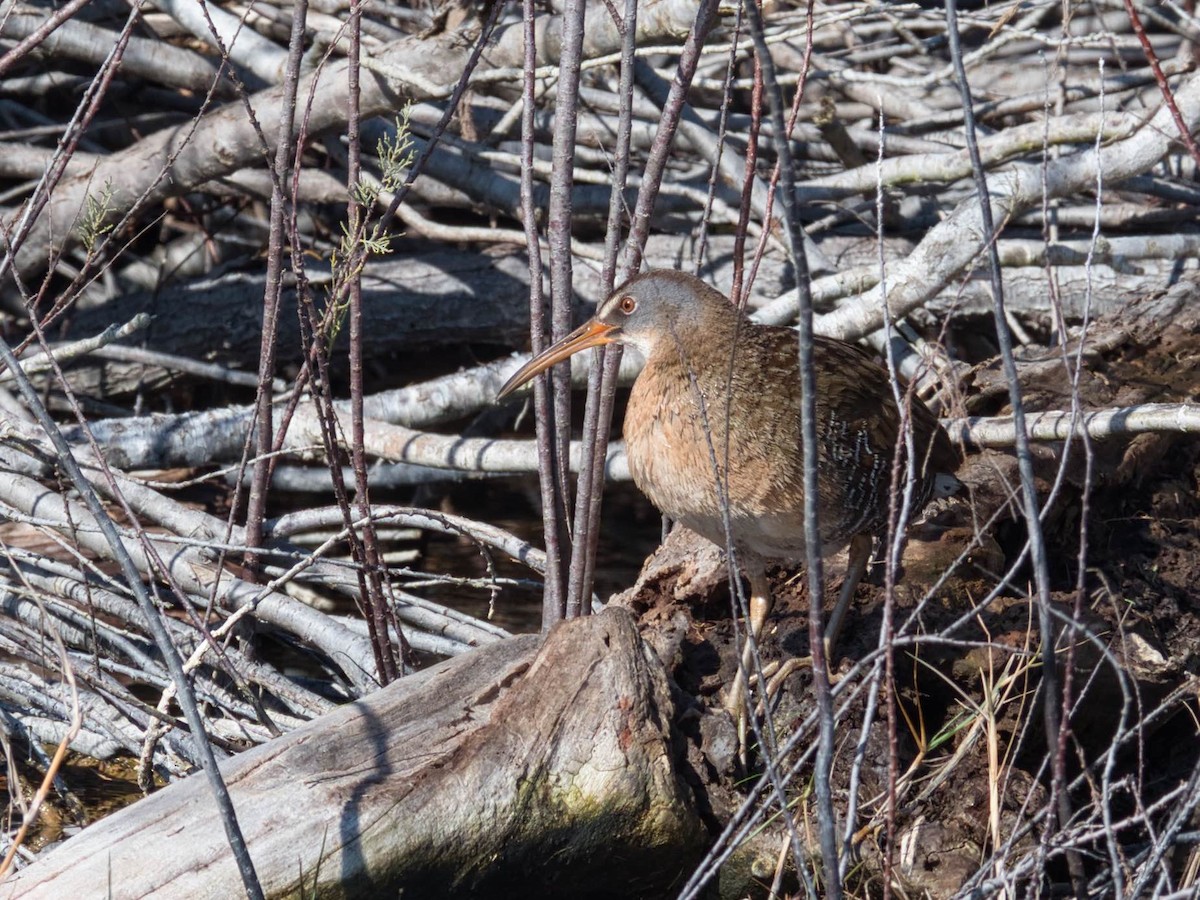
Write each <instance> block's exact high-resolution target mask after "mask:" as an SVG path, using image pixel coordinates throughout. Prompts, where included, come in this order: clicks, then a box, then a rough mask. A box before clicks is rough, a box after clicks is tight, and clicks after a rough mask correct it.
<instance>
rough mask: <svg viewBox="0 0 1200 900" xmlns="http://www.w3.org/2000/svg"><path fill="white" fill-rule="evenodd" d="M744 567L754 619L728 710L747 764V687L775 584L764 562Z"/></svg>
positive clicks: (752, 619) (736, 675)
mask: <svg viewBox="0 0 1200 900" xmlns="http://www.w3.org/2000/svg"><path fill="white" fill-rule="evenodd" d="M742 565H743V566H744V567H745V570H746V578H747V580H748V581H749V582H750V617H749V621H748V622H747V623H746V626H747V628H746V630H747V631H748V632H749V634H747V635H746V640H745V643H744V644H743V646H742V658H741V661H740V662H739V663H738V670H737V672H736V673H735V675H734V679H733V688H732V689H731V690H730V692H729V700H728V702H727V703H726V709H728V710H729V713H730V715H732V716H733V717H734V719H735V721H736V722H737V723H738V748H739V755H740V756H741V757H742V763H743V765H744V764H745V761H746V728H747V725H748V723H749V714H750V713H749V710H748V709H747V708H746V703H745V693H744V692H745V686H746V685H747V684H748V683H749V680H750V677H751V671H752V664H753V663H754V652H755V650H756V649H757V647H758V641H759V639H760V638H761V637H762V633H763V628H764V626H765V625H766V622H767V616H769V615H770V614H771V584H770V582H769V581H767V571H766V567H765V566H764V565H763V563H762V561H761V560H744V561H743V563H742Z"/></svg>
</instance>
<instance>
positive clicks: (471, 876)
mask: <svg viewBox="0 0 1200 900" xmlns="http://www.w3.org/2000/svg"><path fill="white" fill-rule="evenodd" d="M672 716H673V704H672V700H671V693H670V690H669V688H668V684H667V679H666V675H665V673H664V671H663V668H662V665H661V663H659V661H658V657H657V656H656V655H655V654H654V652H653V651H652V650H650V649H649V647H648V646H647V645H645V644H644V643H643V642H642V640H641V638H640V637H639V636H638V633H637V630H636V628H635V627H634V624H633V620H632V619H631V617H630V616H629V614H628V613H627V612H625V611H624V610H615V609H614V610H611V611H608V612H605V613H602V614H600V615H596V616H593V617H589V618H584V619H576V620H573V621H571V622H566V623H564V624H562V625H560V626H559V627H558V628H557V629H555V630H554V631H553V632H552V633H551V635H550V636H549V637H548V638H546V640H545V642H544V643H543V641H542V639H541V638H540V637H538V636H533V635H527V636H523V637H517V638H512V639H510V640H507V641H503V642H500V643H497V644H493V645H491V646H488V647H485V648H483V649H480V650H478V651H475V652H473V653H470V654H466V655H464V656H459V657H456V658H455V659H452V660H449V661H447V662H444V663H442V664H440V665H438V666H435V667H433V668H431V669H427V670H425V671H424V672H421V673H419V674H417V675H413V676H411V677H409V678H406V679H403V680H401V681H399V682H396V683H394V684H393V685H391V686H389V687H388V688H385V689H383V690H381V691H378V692H377V693H375V694H373V695H371V696H370V697H367V698H365V699H363V700H360V701H358V702H356V703H351V704H347V705H346V706H343V707H341V708H339V709H338V710H336V711H334V712H332V713H330V714H328V715H326V716H323V717H321V718H320V719H316V720H314V721H313V722H311V723H309V724H308V725H306V726H304V727H302V728H300V729H298V730H296V731H294V732H292V733H291V734H289V735H286V736H284V737H282V738H279V739H277V740H275V741H272V742H270V743H268V744H265V745H263V746H261V747H259V748H257V749H254V750H250V751H248V752H246V753H244V754H242V755H240V756H238V757H236V758H234V759H232V760H230V761H228V762H227V763H226V764H224V765H223V766H222V771H223V773H224V775H225V778H226V782H227V784H228V785H229V790H230V793H231V795H232V797H233V801H234V804H235V807H236V809H237V812H238V818H239V821H240V823H241V826H242V829H243V831H244V833H245V835H246V838H247V841H248V845H249V848H250V853H251V855H252V857H253V859H254V864H255V866H256V867H257V870H258V876H259V878H260V879H261V881H262V884H263V887H264V889H265V890H266V893H267V895H268V896H270V897H287V896H299V895H300V894H301V893H303V896H305V897H318V896H319V897H341V896H370V897H385V896H391V897H395V896H397V892H398V891H400V890H403V891H404V896H406V897H407V896H413V897H421V896H432V895H435V894H436V895H438V896H451V895H454V894H456V893H461V892H468V891H484V890H491V891H498V892H502V893H510V892H516V891H520V892H521V893H522V894H523V895H525V896H530V897H537V896H547V892H549V891H551V890H552V891H553V893H554V894H556V895H558V896H587V895H591V896H618V894H616V893H613V892H614V891H619V890H625V891H627V890H628V889H629V885H630V884H638V883H639V882H641V883H644V884H645V885H646V888H647V890H650V889H653V888H655V887H656V886H657V889H658V890H660V891H661V890H665V889H666V887H667V886H668V885H669V884H671V883H672V881H673V880H674V879H675V878H676V877H677V876H679V875H680V874H681V873H686V872H687V871H689V870H690V867H691V866H692V865H694V864H695V862H696V861H697V859H698V853H699V848H700V845H701V841H702V834H703V832H702V829H701V826H700V823H699V819H698V817H697V814H696V812H695V810H694V808H693V806H692V802H691V797H690V792H689V790H688V788H687V787H686V786H685V785H684V783H683V782H682V780H681V778H680V776H679V773H678V772H677V770H676V764H675V761H674V759H673V757H672V748H671V738H670V729H671V719H672ZM617 860H619V861H620V864H619V865H617V864H615V861H617ZM110 884H111V885H112V894H111V896H112V897H114V898H135V897H149V896H153V897H154V898H156V900H170V898H187V900H198V898H221V900H225V898H230V897H237V896H240V895H241V881H240V878H239V876H238V873H237V870H236V868H235V867H234V864H233V861H232V859H231V858H230V856H229V847H228V844H227V843H226V841H225V836H224V832H223V831H222V828H221V825H220V822H219V821H218V819H217V817H216V810H215V807H214V805H213V803H212V799H211V796H210V793H209V790H208V786H207V784H206V783H205V782H204V780H203V779H202V778H189V779H187V780H185V781H182V782H178V783H176V784H173V785H171V786H170V787H167V788H165V789H164V790H162V791H160V792H159V793H157V794H154V795H152V796H150V797H149V798H147V799H145V800H142V801H140V802H138V803H136V804H134V805H133V806H131V807H128V808H126V809H125V810H122V811H121V812H118V813H116V814H114V815H112V816H110V817H108V818H106V819H104V820H103V821H101V822H98V823H96V824H95V825H92V826H90V827H88V828H87V829H85V830H84V831H83V832H82V833H81V834H80V835H79V836H77V837H74V838H71V839H70V840H68V841H67V842H66V843H65V844H63V845H62V846H61V847H59V848H58V849H56V850H54V851H52V852H51V853H49V854H48V855H47V856H45V857H44V858H43V859H41V860H39V861H37V862H36V863H34V864H33V865H31V866H29V867H28V868H26V869H24V870H23V871H21V872H20V873H19V874H18V875H17V876H16V877H15V878H13V879H12V880H10V881H9V882H8V883H7V884H5V885H4V886H3V888H0V896H3V897H5V898H28V900H34V898H47V900H51V898H53V900H61V898H64V897H69V898H83V897H94V896H104V895H105V893H106V890H107V888H106V885H110Z"/></svg>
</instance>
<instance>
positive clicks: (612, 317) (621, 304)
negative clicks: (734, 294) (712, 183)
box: [497, 269, 738, 400]
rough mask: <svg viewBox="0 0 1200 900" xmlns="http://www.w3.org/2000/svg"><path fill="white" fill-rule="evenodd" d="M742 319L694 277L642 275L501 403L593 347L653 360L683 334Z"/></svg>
mask: <svg viewBox="0 0 1200 900" xmlns="http://www.w3.org/2000/svg"><path fill="white" fill-rule="evenodd" d="M737 315H738V314H737V312H736V311H735V310H734V308H733V307H732V306H731V305H730V303H729V301H728V300H727V299H725V297H724V296H723V295H722V294H721V293H720V292H719V291H717V290H716V289H714V288H711V287H709V286H708V285H707V284H705V283H704V282H703V281H701V280H700V279H699V278H696V277H694V276H692V275H687V274H685V273H683V272H676V271H674V270H671V269H656V270H652V271H650V272H646V273H644V274H642V275H636V276H634V277H633V278H631V279H630V280H629V281H627V282H625V283H624V284H623V285H621V286H620V287H619V288H617V289H616V290H615V291H613V293H612V294H610V295H609V297H608V298H607V299H606V300H605V301H604V302H603V303H601V304H600V305H599V306H598V307H597V308H596V315H594V316H593V317H592V318H591V319H589V320H588V321H587V322H585V323H584V324H583V325H581V326H580V327H579V328H577V329H575V331H573V332H571V333H570V334H569V335H567V336H566V337H565V338H563V339H562V340H561V341H558V342H557V343H555V344H553V345H551V346H549V347H547V348H546V349H545V350H543V351H542V352H541V353H539V354H538V355H537V356H535V357H534V358H533V359H531V360H530V361H529V362H527V363H526V364H525V365H524V366H522V367H521V368H520V369H519V370H518V371H517V373H516V374H515V375H513V376H512V378H510V379H509V380H508V382H507V383H506V384H505V385H504V387H502V388H501V389H500V393H499V394H498V395H497V399H498V400H503V399H504V398H505V397H507V396H508V395H509V394H511V393H512V392H513V391H515V390H516V389H517V388H518V387H520V386H521V385H523V384H525V383H526V382H527V381H529V380H530V379H532V378H533V377H534V376H535V375H538V374H540V373H542V372H544V371H545V370H546V369H548V368H550V367H551V366H553V365H554V364H556V363H560V362H562V361H563V360H565V359H567V358H568V357H570V356H573V355H574V354H576V353H578V352H579V351H580V350H586V349H587V348H588V347H600V346H603V345H604V344H623V345H625V346H629V347H633V348H635V349H636V350H637V351H638V352H640V353H641V354H642V356H644V357H646V358H647V359H648V358H650V357H651V356H653V355H654V352H655V350H656V349H657V348H658V347H659V346H661V345H662V343H663V342H664V341H668V342H671V344H674V343H676V342H678V341H679V340H680V335H681V334H685V333H689V332H695V331H697V330H700V331H709V330H711V328H712V327H713V326H714V325H715V324H716V323H717V322H725V321H727V320H731V319H733V318H735V317H736V316H737Z"/></svg>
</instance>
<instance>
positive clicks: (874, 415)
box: [500, 270, 958, 639]
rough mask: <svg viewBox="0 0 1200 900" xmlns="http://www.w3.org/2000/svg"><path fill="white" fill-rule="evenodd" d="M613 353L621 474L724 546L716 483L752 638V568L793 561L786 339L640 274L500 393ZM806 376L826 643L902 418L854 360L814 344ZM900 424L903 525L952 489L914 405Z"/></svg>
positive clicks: (885, 482) (885, 383)
mask: <svg viewBox="0 0 1200 900" xmlns="http://www.w3.org/2000/svg"><path fill="white" fill-rule="evenodd" d="M613 342H616V343H621V344H626V345H631V346H633V347H635V348H636V349H638V350H639V351H641V353H642V355H643V356H644V357H645V359H646V366H645V368H644V369H643V370H642V372H641V374H640V375H639V376H638V378H637V381H636V382H635V383H634V385H633V391H632V394H631V395H630V399H629V407H628V410H627V412H626V414H625V441H626V452H627V454H628V458H629V468H630V472H631V473H632V474H633V480H634V482H635V483H636V484H637V486H638V487H639V488H640V489H641V490H642V492H643V493H645V494H646V496H647V497H649V498H650V500H651V502H652V503H654V505H655V506H656V507H658V508H659V509H660V510H661V511H662V512H663V513H664V514H666V515H667V516H669V517H670V518H672V519H675V520H676V521H679V522H682V523H683V524H684V525H686V526H688V527H689V528H691V529H693V530H694V531H696V532H698V533H699V534H701V535H703V536H704V537H706V538H708V539H709V540H711V541H713V542H714V543H716V544H717V545H719V546H721V547H724V546H725V545H726V532H725V525H724V519H723V516H722V501H721V494H722V490H723V488H722V486H723V485H724V484H725V479H726V477H727V478H728V487H727V490H728V508H729V530H730V534H731V537H732V540H733V545H734V547H735V548H736V549H737V551H738V555H739V558H740V560H741V562H742V565H743V567H744V568H745V570H746V573H747V575H748V577H749V578H750V581H751V595H752V602H751V612H752V614H751V630H752V632H753V633H754V635H755V636H756V637H757V635H758V634H759V631H760V629H761V627H762V623H763V621H764V620H765V618H766V615H767V612H768V611H769V608H770V602H769V597H768V589H767V584H766V577H765V573H764V567H765V563H766V562H767V561H768V560H781V561H786V562H800V561H803V559H804V556H805V534H804V482H803V478H804V469H803V466H804V462H803V453H802V451H801V439H800V382H799V363H798V344H797V336H796V332H795V331H793V330H792V329H790V328H781V327H772V326H765V325H755V324H753V323H752V322H751V321H750V320H749V319H748V318H746V316H745V315H744V314H742V313H741V312H740V311H739V310H738V309H737V308H736V307H734V306H733V305H732V304H731V303H730V302H729V300H728V299H726V298H725V297H724V296H723V295H722V294H721V293H720V292H718V291H716V290H714V289H713V288H711V287H709V286H708V285H706V284H704V283H703V282H702V281H700V280H699V279H697V278H693V277H692V276H690V275H685V274H683V273H681V272H674V271H667V270H659V271H651V272H647V273H645V274H643V275H639V276H637V277H635V278H633V279H631V280H630V281H628V282H627V283H626V284H624V285H622V286H621V287H620V288H618V289H617V290H616V291H615V292H614V293H613V294H612V296H611V297H609V298H608V299H607V300H605V301H604V302H603V303H602V304H600V307H599V308H598V309H597V311H596V316H595V317H594V318H593V319H592V320H591V321H590V322H588V323H587V324H586V325H584V326H583V327H581V328H580V329H578V330H577V331H575V332H573V333H572V334H571V335H569V336H568V337H567V338H565V339H563V340H562V341H559V342H558V343H557V344H555V345H554V346H552V347H550V348H548V349H547V350H545V351H544V352H543V353H541V354H540V355H539V356H538V357H537V358H535V359H533V360H531V361H530V362H529V363H528V364H527V365H525V366H524V367H523V368H522V369H521V370H520V371H519V372H517V374H516V375H514V376H513V377H512V379H510V380H509V382H508V384H506V385H505V386H504V388H503V389H502V390H501V392H500V396H501V397H504V396H506V395H507V394H508V393H510V392H511V391H512V390H514V389H515V388H516V387H517V386H518V385H520V384H523V383H524V382H526V381H528V380H529V379H530V378H532V377H533V376H534V375H536V374H537V373H539V372H541V371H543V370H545V369H547V368H549V367H550V366H551V365H553V364H554V363H556V362H559V361H561V360H563V359H566V358H567V357H568V356H570V355H571V354H573V353H575V352H576V351H578V350H582V349H584V348H585V347H593V346H597V345H599V344H606V343H613ZM813 365H814V369H815V375H816V388H817V403H816V405H817V410H816V415H817V440H818V443H819V445H820V453H821V455H820V459H819V460H818V466H817V471H818V485H819V491H820V496H819V504H818V509H819V521H820V526H821V546H820V552H821V554H822V555H828V554H831V553H835V552H837V551H838V550H841V549H842V548H843V547H845V546H846V545H847V544H850V545H851V554H850V555H851V560H850V570H849V571H848V572H847V575H846V579H847V581H846V584H845V585H844V586H843V590H842V594H841V597H840V598H839V602H838V606H837V608H836V610H835V612H834V614H833V616H832V617H831V619H830V623H829V634H830V637H831V639H833V638H834V636H835V635H836V632H837V629H838V627H839V625H840V622H841V616H842V615H843V613H844V611H845V608H846V606H847V605H848V604H849V600H850V598H851V597H852V596H853V592H854V588H855V586H856V585H857V583H858V580H859V579H860V578H861V576H862V573H863V571H864V570H865V567H866V563H867V561H868V558H869V555H870V550H871V536H872V535H874V534H876V533H877V532H879V531H880V530H881V529H882V528H883V526H884V525H885V524H886V521H887V509H888V497H889V494H890V491H891V473H892V455H893V452H894V449H895V446H896V443H897V441H898V440H899V439H900V412H899V410H898V408H897V406H896V403H895V401H894V399H893V395H892V389H891V385H890V382H889V378H888V372H887V369H885V368H884V366H883V365H882V364H881V363H879V362H878V361H876V360H875V359H873V358H872V357H870V356H869V355H868V354H867V353H865V352H864V351H862V350H860V349H859V348H858V347H856V346H854V345H852V344H848V343H845V342H844V341H838V340H834V339H832V338H824V337H817V338H816V339H815V342H814V346H813ZM912 424H913V446H914V449H915V454H916V461H917V466H916V471H917V484H916V491H915V509H914V513H915V512H917V511H919V510H920V508H921V507H922V506H924V505H925V503H926V502H927V501H928V500H929V499H930V498H931V497H932V496H933V495H934V494H935V493H938V494H946V493H950V492H951V491H952V490H953V489H954V488H955V487H956V486H957V482H956V481H955V480H954V478H953V477H951V476H950V473H951V472H953V470H954V469H955V468H956V467H957V464H958V457H957V454H956V453H955V451H954V449H953V447H952V446H951V444H950V441H949V439H948V438H947V436H946V433H945V432H944V431H943V430H942V429H941V427H940V426H939V425H938V422H937V419H936V418H935V417H934V415H933V414H932V413H931V412H930V411H929V409H928V408H927V407H926V406H925V405H924V404H923V403H922V402H921V401H920V400H919V399H915V398H914V400H913V402H912ZM726 446H728V451H726ZM727 460H729V464H728V465H726V461H727ZM901 471H902V472H903V471H904V470H903V469H901Z"/></svg>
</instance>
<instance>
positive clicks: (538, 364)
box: [496, 319, 617, 400]
mask: <svg viewBox="0 0 1200 900" xmlns="http://www.w3.org/2000/svg"><path fill="white" fill-rule="evenodd" d="M616 330H617V327H616V326H615V325H606V324H605V323H604V322H598V321H597V320H595V319H592V320H591V321H589V322H587V323H585V324H583V325H581V326H580V327H579V328H576V329H575V330H574V331H572V332H571V333H570V334H568V335H567V336H566V337H565V338H563V339H562V340H561V341H559V342H558V343H556V344H551V345H550V346H549V347H547V348H546V349H545V350H543V351H542V352H541V353H539V354H538V355H537V356H535V357H534V358H533V359H531V360H530V361H529V362H527V363H525V365H523V366H521V368H520V369H518V370H517V373H516V374H515V375H513V377H512V378H510V379H508V382H507V383H506V384H505V385H504V387H502V388H500V393H498V394H497V395H496V399H497V400H503V399H504V398H505V397H507V396H508V395H509V394H511V393H512V392H513V391H515V390H516V389H517V388H519V387H520V386H521V385H523V384H524V383H525V382H527V381H529V379H531V378H533V376H535V375H539V374H541V373H542V372H544V371H546V370H547V369H548V368H550V367H551V366H552V365H554V364H555V363H560V362H562V361H563V360H564V359H566V358H567V357H568V356H573V355H574V354H576V353H578V352H579V351H580V350H586V349H587V348H588V347H600V346H602V345H604V344H611V343H612V342H613V332H614V331H616Z"/></svg>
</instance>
